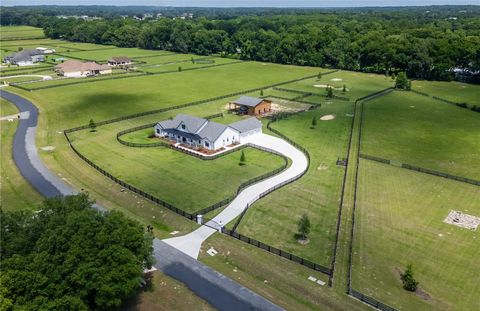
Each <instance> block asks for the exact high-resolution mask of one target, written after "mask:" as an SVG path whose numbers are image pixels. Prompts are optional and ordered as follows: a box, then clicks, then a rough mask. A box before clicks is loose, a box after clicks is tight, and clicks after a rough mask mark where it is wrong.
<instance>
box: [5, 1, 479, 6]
mask: <svg viewBox="0 0 480 311" xmlns="http://www.w3.org/2000/svg"><path fill="white" fill-rule="evenodd" d="M1 4H2V5H4V6H12V5H53V4H55V5H117V6H123V5H148V6H201V7H361V6H423V5H445V4H476V5H480V0H421V1H419V0H290V1H288V0H260V1H259V0H1Z"/></svg>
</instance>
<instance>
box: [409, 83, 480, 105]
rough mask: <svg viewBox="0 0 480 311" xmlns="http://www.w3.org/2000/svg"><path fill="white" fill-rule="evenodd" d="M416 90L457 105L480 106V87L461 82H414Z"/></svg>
mask: <svg viewBox="0 0 480 311" xmlns="http://www.w3.org/2000/svg"><path fill="white" fill-rule="evenodd" d="M412 88H413V89H414V90H417V91H420V92H424V93H427V94H428V95H430V96H437V97H440V98H444V99H447V100H450V101H453V102H457V103H467V104H469V105H470V106H471V105H477V106H479V105H480V98H479V96H478V94H479V93H480V86H478V85H474V84H467V83H461V82H442V81H413V82H412Z"/></svg>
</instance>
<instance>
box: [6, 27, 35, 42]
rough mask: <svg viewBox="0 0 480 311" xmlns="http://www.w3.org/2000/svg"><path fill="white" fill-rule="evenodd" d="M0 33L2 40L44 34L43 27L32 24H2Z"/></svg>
mask: <svg viewBox="0 0 480 311" xmlns="http://www.w3.org/2000/svg"><path fill="white" fill-rule="evenodd" d="M0 35H1V38H2V41H6V40H9V39H19V38H22V39H28V38H41V37H43V36H44V34H43V29H41V28H35V27H30V26H2V27H1V28H0Z"/></svg>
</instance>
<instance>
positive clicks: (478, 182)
mask: <svg viewBox="0 0 480 311" xmlns="http://www.w3.org/2000/svg"><path fill="white" fill-rule="evenodd" d="M359 156H360V158H362V159H366V160H371V161H376V162H380V163H383V164H387V165H392V160H388V159H384V158H380V157H377V156H372V155H368V154H363V153H360V155H359ZM395 166H396V165H395ZM398 167H401V168H404V169H407V170H412V171H417V172H421V173H425V174H430V175H434V176H438V177H443V178H448V179H452V180H455V181H459V182H464V183H468V184H471V185H475V186H480V180H475V179H471V178H467V177H462V176H456V175H451V174H448V173H444V172H439V171H435V170H432V169H429V168H424V167H420V166H415V165H411V164H407V163H401V165H400V166H398Z"/></svg>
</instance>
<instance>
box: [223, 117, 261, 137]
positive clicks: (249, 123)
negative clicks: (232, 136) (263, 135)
mask: <svg viewBox="0 0 480 311" xmlns="http://www.w3.org/2000/svg"><path fill="white" fill-rule="evenodd" d="M229 126H230V127H231V128H233V129H234V130H237V131H239V132H240V133H245V132H248V131H251V130H253V129H257V128H261V127H262V122H260V121H259V120H258V119H257V118H255V117H251V118H248V119H245V120H242V121H238V122H235V123H232V124H230V125H229Z"/></svg>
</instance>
